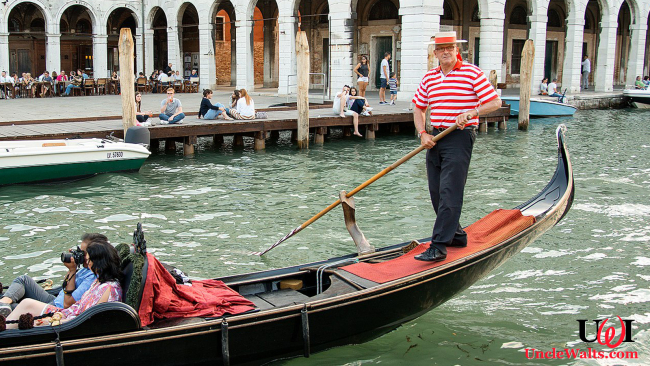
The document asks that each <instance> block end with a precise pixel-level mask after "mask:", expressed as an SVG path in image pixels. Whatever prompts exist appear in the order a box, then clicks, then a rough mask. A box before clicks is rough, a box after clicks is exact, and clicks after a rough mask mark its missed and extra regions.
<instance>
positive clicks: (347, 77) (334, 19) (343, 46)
mask: <svg viewBox="0 0 650 366" xmlns="http://www.w3.org/2000/svg"><path fill="white" fill-rule="evenodd" d="M331 9H337V10H338V11H334V12H332V10H331ZM346 9H350V7H349V4H347V7H344V6H343V5H342V6H337V7H331V8H330V30H331V38H330V54H331V57H330V65H331V69H332V75H330V85H329V89H330V92H331V94H332V95H336V93H337V92H338V91H339V90H340V89H341V88H342V87H343V85H346V84H347V85H352V81H353V78H352V67H353V65H352V40H353V38H354V32H355V28H354V19H352V14H351V13H350V11H349V10H346Z"/></svg>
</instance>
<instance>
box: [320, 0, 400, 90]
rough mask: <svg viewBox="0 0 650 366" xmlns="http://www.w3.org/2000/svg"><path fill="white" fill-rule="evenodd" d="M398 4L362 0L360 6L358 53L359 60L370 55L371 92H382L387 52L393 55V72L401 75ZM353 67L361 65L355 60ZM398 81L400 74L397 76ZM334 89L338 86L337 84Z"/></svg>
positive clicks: (390, 65)
mask: <svg viewBox="0 0 650 366" xmlns="http://www.w3.org/2000/svg"><path fill="white" fill-rule="evenodd" d="M401 31H402V27H401V22H400V18H399V2H398V1H393V0H359V2H358V3H357V34H358V39H357V45H358V47H357V52H358V57H357V59H358V58H359V57H360V56H361V55H368V58H369V60H368V61H369V63H370V75H369V77H370V80H369V84H368V89H369V90H373V89H375V90H376V89H379V87H380V84H381V79H380V71H381V67H380V65H381V61H382V59H383V58H384V55H385V54H386V52H390V53H391V59H390V60H389V61H388V65H389V67H390V72H398V70H399V69H400V58H399V55H398V54H397V43H398V42H399V41H400V40H401ZM355 61H356V62H354V64H355V65H356V63H357V62H358V60H355ZM397 77H398V79H399V75H397ZM333 87H334V88H339V86H336V85H334V86H333Z"/></svg>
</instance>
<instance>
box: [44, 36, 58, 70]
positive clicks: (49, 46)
mask: <svg viewBox="0 0 650 366" xmlns="http://www.w3.org/2000/svg"><path fill="white" fill-rule="evenodd" d="M45 69H46V70H48V71H49V72H50V74H52V72H53V71H56V72H57V74H58V73H59V72H61V34H60V33H58V34H49V33H48V34H47V40H46V44H45Z"/></svg>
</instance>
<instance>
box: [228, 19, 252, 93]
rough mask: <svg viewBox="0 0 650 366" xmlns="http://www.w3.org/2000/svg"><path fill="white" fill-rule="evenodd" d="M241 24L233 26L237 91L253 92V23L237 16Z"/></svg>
mask: <svg viewBox="0 0 650 366" xmlns="http://www.w3.org/2000/svg"><path fill="white" fill-rule="evenodd" d="M237 19H242V21H241V22H239V23H235V24H233V25H234V26H235V27H237V43H236V46H237V89H242V88H245V89H246V90H253V87H254V86H255V76H254V73H253V27H252V25H253V22H251V21H250V20H248V19H247V18H246V14H241V13H238V14H237Z"/></svg>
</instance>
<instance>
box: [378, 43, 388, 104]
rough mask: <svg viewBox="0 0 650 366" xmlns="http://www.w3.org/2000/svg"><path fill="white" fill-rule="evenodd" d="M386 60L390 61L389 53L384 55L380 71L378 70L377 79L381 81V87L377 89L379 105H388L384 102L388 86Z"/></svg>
mask: <svg viewBox="0 0 650 366" xmlns="http://www.w3.org/2000/svg"><path fill="white" fill-rule="evenodd" d="M388 60H390V52H386V53H384V59H383V60H381V66H380V68H381V69H380V70H379V79H380V80H381V87H380V88H379V104H388V102H387V101H386V86H387V85H388V75H389V74H390V66H389V65H388Z"/></svg>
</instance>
